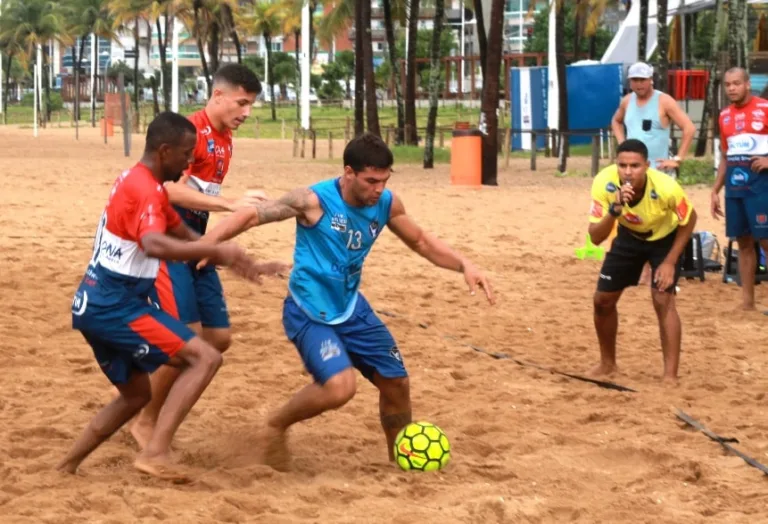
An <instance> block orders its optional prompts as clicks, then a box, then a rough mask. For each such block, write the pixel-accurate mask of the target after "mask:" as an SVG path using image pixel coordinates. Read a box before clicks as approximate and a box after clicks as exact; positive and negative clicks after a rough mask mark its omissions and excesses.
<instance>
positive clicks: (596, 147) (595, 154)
mask: <svg viewBox="0 0 768 524" xmlns="http://www.w3.org/2000/svg"><path fill="white" fill-rule="evenodd" d="M599 170H600V135H593V136H592V176H593V177H594V176H596V175H597V172H598V171H599Z"/></svg>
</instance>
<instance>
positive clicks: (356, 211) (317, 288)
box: [206, 134, 494, 469]
mask: <svg viewBox="0 0 768 524" xmlns="http://www.w3.org/2000/svg"><path fill="white" fill-rule="evenodd" d="M392 163H393V157H392V152H391V151H390V150H389V148H388V147H387V145H386V144H385V143H384V142H383V141H382V140H381V138H378V137H376V136H374V135H371V134H364V135H362V136H360V137H357V138H355V139H353V140H351V141H350V142H349V144H347V147H346V149H345V150H344V174H343V175H342V176H341V177H339V178H336V179H332V180H326V181H323V182H319V183H317V184H314V185H313V186H310V187H309V188H301V189H296V190H293V191H291V192H289V193H287V194H286V195H284V196H283V197H281V198H280V199H279V200H273V201H267V202H260V203H258V204H256V205H255V206H254V207H252V208H248V209H242V210H239V211H237V212H235V213H233V214H232V215H230V216H229V217H227V218H226V219H224V220H222V221H221V222H220V223H219V224H217V225H216V227H214V228H213V229H212V230H211V231H210V232H209V233H208V234H207V235H206V238H208V239H211V240H212V241H215V242H221V241H223V240H226V239H229V238H232V237H234V236H235V235H237V234H239V233H241V232H243V231H245V230H247V229H250V228H252V227H255V226H259V225H262V224H267V223H269V222H275V221H278V220H286V219H289V218H295V219H296V247H295V250H294V266H293V270H292V272H291V278H290V282H289V284H288V290H289V293H288V296H287V297H286V299H285V302H284V305H283V327H284V328H285V333H286V335H287V336H288V338H289V339H290V340H291V341H292V342H293V343H294V345H295V346H296V348H297V349H298V350H299V354H300V355H301V359H302V360H303V362H304V366H305V367H306V368H307V371H309V372H310V373H311V374H312V377H313V378H314V382H313V383H312V384H309V385H307V386H306V387H304V388H303V389H302V390H300V391H299V392H298V393H296V394H295V395H294V396H293V397H292V398H291V399H290V400H289V401H288V402H287V403H286V404H285V405H284V406H283V407H282V408H281V409H280V410H278V411H277V412H276V413H274V414H273V415H272V416H270V417H269V420H268V425H267V433H268V434H267V439H268V446H267V453H266V458H267V462H268V463H269V464H271V465H272V466H273V467H275V468H276V469H284V468H285V467H286V466H287V460H288V452H287V448H286V446H285V434H286V431H287V430H288V428H289V427H290V426H292V425H293V424H295V423H297V422H300V421H302V420H307V419H309V418H312V417H316V416H318V415H320V414H321V413H323V412H325V411H328V410H331V409H336V408H340V407H341V406H343V405H344V404H346V403H347V402H348V401H349V400H350V399H351V398H352V397H353V396H354V394H355V391H356V384H355V383H356V375H355V372H354V368H357V369H358V370H359V371H360V372H361V373H362V375H363V376H364V377H365V378H366V379H368V380H370V381H371V382H372V383H373V384H374V385H375V386H376V387H377V388H378V389H379V391H380V395H379V413H380V416H381V425H382V427H383V429H384V433H385V435H386V439H387V447H388V450H389V458H390V460H394V455H393V446H394V440H395V436H396V435H397V433H398V432H399V431H400V429H402V428H403V427H404V426H405V425H407V424H408V423H410V422H411V400H410V386H409V381H408V373H407V372H406V370H405V366H404V365H403V357H402V355H401V353H400V350H399V349H398V346H397V343H396V342H395V340H394V338H393V337H392V335H391V334H390V332H389V330H388V329H387V327H386V326H385V325H384V323H383V322H382V321H381V319H379V317H378V316H377V315H376V313H374V311H373V309H371V306H370V305H369V304H368V302H367V301H366V299H365V297H363V295H362V294H361V293H360V292H359V291H358V288H359V286H360V277H361V275H362V270H363V263H364V262H365V258H366V256H367V255H368V253H369V252H370V250H371V248H372V247H373V244H374V242H375V241H376V239H377V238H378V237H379V235H380V234H381V232H382V231H383V230H384V227H385V226H387V227H389V229H391V230H392V232H394V233H395V235H397V236H398V237H399V238H400V239H401V240H402V241H403V242H404V243H405V244H406V245H407V246H408V247H409V248H411V249H412V250H413V251H415V252H416V253H418V254H419V255H421V256H423V257H424V258H426V259H427V260H429V261H430V262H432V263H433V264H434V265H436V266H439V267H442V268H445V269H450V270H453V271H458V272H460V273H463V274H464V280H465V281H466V283H467V285H468V286H469V289H470V292H471V293H472V294H474V293H475V289H476V288H477V287H478V286H479V287H481V288H482V289H483V291H484V292H485V295H486V297H487V299H488V301H489V302H491V304H493V302H494V299H493V295H492V291H491V287H490V285H489V283H488V280H487V279H486V277H485V276H484V275H483V274H482V273H481V272H480V271H479V270H478V269H477V268H476V267H475V266H474V265H473V264H472V263H471V262H470V261H469V260H468V259H466V258H465V257H464V256H462V255H460V254H459V253H456V252H455V251H453V250H452V249H451V248H450V247H448V246H447V245H446V244H445V243H444V242H442V241H440V240H438V239H437V238H435V237H434V236H432V235H430V234H428V233H426V232H425V231H424V230H422V229H421V228H420V227H419V226H418V225H417V224H416V223H415V222H414V221H413V219H411V217H410V216H408V214H406V212H405V207H404V206H403V202H402V201H401V200H400V199H399V198H398V197H397V196H396V195H395V194H394V193H392V192H391V191H390V190H389V189H386V185H387V181H388V180H389V177H390V175H391V167H392Z"/></svg>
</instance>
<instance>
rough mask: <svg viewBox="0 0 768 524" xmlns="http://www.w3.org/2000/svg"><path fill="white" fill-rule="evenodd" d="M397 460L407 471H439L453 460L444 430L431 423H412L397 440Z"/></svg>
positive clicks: (402, 431) (398, 435)
mask: <svg viewBox="0 0 768 524" xmlns="http://www.w3.org/2000/svg"><path fill="white" fill-rule="evenodd" d="M395 459H396V460H397V465H398V466H400V468H401V469H403V470H405V471H410V470H417V471H437V470H439V469H442V468H444V467H445V465H446V464H448V462H450V460H451V444H450V443H449V442H448V437H446V436H445V433H443V430H442V429H440V428H439V427H437V426H435V425H434V424H430V423H429V422H411V423H410V424H408V425H407V426H405V427H404V428H403V429H401V430H400V432H399V433H398V434H397V437H396V438H395Z"/></svg>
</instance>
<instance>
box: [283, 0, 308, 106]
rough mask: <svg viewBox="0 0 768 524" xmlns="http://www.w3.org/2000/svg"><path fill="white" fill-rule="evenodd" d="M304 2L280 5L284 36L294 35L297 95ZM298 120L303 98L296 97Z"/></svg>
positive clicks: (289, 0) (284, 0) (288, 1)
mask: <svg viewBox="0 0 768 524" xmlns="http://www.w3.org/2000/svg"><path fill="white" fill-rule="evenodd" d="M302 4H303V2H301V1H297V0H282V3H281V4H279V9H280V18H281V19H282V22H283V34H286V35H293V43H294V46H293V49H294V54H295V58H296V61H295V63H296V93H297V94H298V93H300V92H301V89H300V88H301V57H300V56H299V40H300V38H301V10H302V8H303V5H302ZM296 120H297V121H299V120H301V97H299V96H296Z"/></svg>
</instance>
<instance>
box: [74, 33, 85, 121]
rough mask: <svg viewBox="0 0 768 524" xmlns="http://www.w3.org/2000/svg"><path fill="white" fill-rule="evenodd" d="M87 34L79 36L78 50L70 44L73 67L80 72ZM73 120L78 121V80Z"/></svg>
mask: <svg viewBox="0 0 768 524" xmlns="http://www.w3.org/2000/svg"><path fill="white" fill-rule="evenodd" d="M86 38H88V35H84V36H81V37H80V51H79V53H78V52H77V51H76V48H75V46H72V54H73V55H74V56H73V58H74V64H75V69H76V70H77V71H78V72H80V68H81V67H82V66H83V52H85V39H86ZM75 120H77V121H78V122H80V82H79V80H78V83H77V103H76V104H75Z"/></svg>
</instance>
